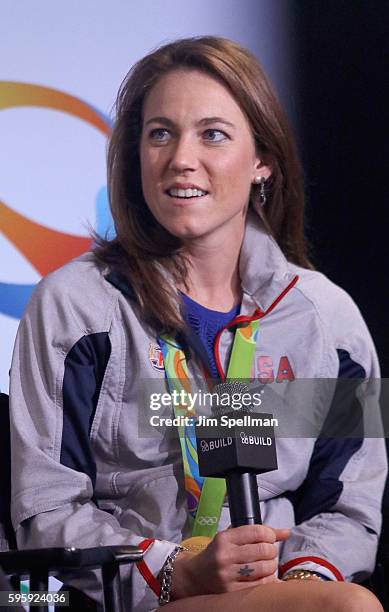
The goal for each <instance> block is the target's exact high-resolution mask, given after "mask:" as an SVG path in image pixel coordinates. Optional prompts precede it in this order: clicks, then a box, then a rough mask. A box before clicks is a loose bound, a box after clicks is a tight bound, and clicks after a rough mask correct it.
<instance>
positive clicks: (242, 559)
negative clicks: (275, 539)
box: [232, 542, 278, 565]
mask: <svg viewBox="0 0 389 612" xmlns="http://www.w3.org/2000/svg"><path fill="white" fill-rule="evenodd" d="M277 557H278V548H277V545H276V544H270V543H268V542H257V543H255V544H243V545H242V546H237V547H236V548H235V549H234V551H233V558H232V561H233V563H236V564H237V565H240V564H242V563H252V562H254V561H261V560H263V559H265V560H270V559H276V558H277Z"/></svg>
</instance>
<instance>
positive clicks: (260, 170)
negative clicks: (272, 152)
mask: <svg viewBox="0 0 389 612" xmlns="http://www.w3.org/2000/svg"><path fill="white" fill-rule="evenodd" d="M271 173H272V169H271V166H270V165H268V164H266V162H265V161H264V160H263V159H260V158H259V157H257V158H256V159H255V163H254V172H253V177H252V183H258V177H261V178H262V179H264V180H265V181H267V179H268V178H269V176H271ZM256 179H257V180H256Z"/></svg>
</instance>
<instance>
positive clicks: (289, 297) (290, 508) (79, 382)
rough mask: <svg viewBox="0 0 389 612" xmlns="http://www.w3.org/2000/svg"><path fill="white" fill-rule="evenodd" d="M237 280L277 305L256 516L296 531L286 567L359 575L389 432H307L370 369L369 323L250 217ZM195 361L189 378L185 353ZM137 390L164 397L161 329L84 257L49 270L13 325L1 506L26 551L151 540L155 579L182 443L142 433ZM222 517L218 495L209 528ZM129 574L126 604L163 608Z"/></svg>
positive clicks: (248, 298)
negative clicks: (269, 466) (267, 460)
mask: <svg viewBox="0 0 389 612" xmlns="http://www.w3.org/2000/svg"><path fill="white" fill-rule="evenodd" d="M240 275H241V279H242V288H243V301H242V308H241V313H245V314H252V313H253V311H254V310H255V308H260V309H261V311H262V312H265V311H266V310H268V309H269V307H270V306H271V305H273V306H274V307H273V308H270V309H269V313H268V314H267V315H266V316H264V317H263V319H262V320H261V322H260V330H259V334H258V342H257V349H256V357H255V362H254V366H253V378H254V381H255V380H256V381H257V384H258V383H261V384H263V385H265V387H266V385H269V390H270V388H271V389H273V395H269V397H270V398H273V399H274V398H278V399H279V400H280V405H281V412H280V413H279V414H280V415H281V416H282V410H283V409H285V407H286V408H287V410H288V415H287V418H286V417H285V418H286V421H285V422H287V423H288V425H287V427H286V430H285V427H284V429H283V430H282V422H281V429H280V432H281V433H280V436H279V439H278V440H277V456H278V470H276V471H274V472H270V473H267V474H263V475H261V476H260V477H258V483H259V495H260V499H261V510H262V517H263V521H264V522H265V523H267V524H268V525H271V526H273V527H291V528H292V532H291V536H290V538H289V539H288V540H287V542H285V543H284V544H282V545H281V547H280V564H281V565H282V566H283V568H284V570H288V569H290V568H295V567H299V566H305V565H304V564H309V567H315V568H317V567H319V569H320V571H321V572H322V573H324V574H327V576H328V577H329V578H341V577H342V576H343V577H344V578H345V579H346V580H353V579H359V578H363V577H364V576H366V575H367V574H368V573H369V572H371V571H372V570H373V568H374V564H375V555H376V547H377V541H378V536H379V532H380V525H381V517H380V504H381V497H382V491H383V486H384V481H385V477H386V454H385V447H384V442H383V440H382V439H379V438H375V439H374V438H369V437H365V438H363V437H362V436H363V431H362V433H361V435H358V436H353V437H349V438H347V439H339V438H337V437H336V435H334V436H331V437H328V438H323V437H320V438H318V439H316V440H315V436H316V433H318V431H319V429H320V428H319V429H315V428H316V423H317V422H318V421H320V419H322V420H323V418H324V417H323V414H324V415H325V414H327V412H326V411H327V410H328V409H329V405H330V404H331V402H329V401H328V397H329V396H331V397H332V401H333V396H334V395H335V394H336V389H335V387H336V385H335V384H334V381H335V383H336V381H337V380H339V379H342V378H354V379H367V380H370V379H378V378H379V368H378V363H377V357H376V353H375V350H374V346H373V343H372V340H371V337H370V335H369V332H368V330H367V328H366V325H365V323H364V321H363V319H362V317H361V315H360V313H359V311H358V309H357V307H356V306H355V304H354V303H353V301H352V300H351V298H350V297H349V296H348V295H347V294H346V293H345V292H344V291H343V290H341V289H340V288H339V287H337V286H335V285H334V284H333V283H331V282H330V281H329V280H328V279H327V278H326V277H325V276H323V275H322V274H320V273H318V272H315V271H310V270H305V269H302V268H299V267H297V266H295V265H292V264H290V263H288V262H287V261H286V259H285V257H284V256H283V254H282V252H281V251H280V249H279V247H278V246H277V244H276V243H275V241H274V240H273V239H272V238H271V237H269V236H268V235H267V234H266V233H265V232H264V230H263V229H262V228H261V225H260V222H259V220H258V219H257V218H256V217H254V216H253V215H249V217H248V220H247V228H246V235H245V239H244V244H243V247H242V252H241V257H240ZM296 275H298V276H299V279H298V281H297V282H296V284H295V285H294V286H293V287H291V288H290V290H289V291H287V292H286V293H284V294H283V292H284V290H285V288H286V287H287V286H288V285H289V284H290V283H291V281H292V280H293V278H295V276H296ZM279 296H283V297H282V299H279V300H278V301H277V298H278V297H279ZM232 338H233V335H232V333H230V332H229V331H228V330H227V331H225V332H223V334H222V337H221V342H220V347H219V357H220V361H221V363H222V364H223V366H224V368H225V367H226V365H227V363H228V351H229V348H230V346H231V340H232ZM189 370H190V373H191V375H193V378H194V379H196V378H197V379H198V378H199V371H200V370H199V368H198V365H197V364H196V361H195V360H194V359H191V360H189ZM302 379H304V380H305V382H304V381H303V380H302ZM306 379H308V380H306ZM144 381H145V382H144ZM152 381H154V382H153V384H152ZM143 382H144V384H143ZM317 382H322V383H323V386H320V385H319V387H320V388H319V390H318V388H317V384H316V383H317ZM142 384H143V387H145V386H146V390H147V385H148V384H150V387H153V388H154V385H160V389H161V390H164V391H167V387H166V386H165V373H164V370H163V361H162V360H161V354H160V351H159V347H158V343H157V339H156V337H155V335H154V334H153V333H152V332H151V331H150V330H149V329H148V328H147V326H146V325H145V324H144V323H143V322H142V321H141V320H140V318H139V314H138V309H137V306H136V304H135V303H134V300H133V298H132V294H131V289H130V288H129V287H127V286H126V285H125V284H124V283H123V282H122V280H121V279H120V278H118V276H117V275H115V274H112V273H109V271H108V270H103V269H101V267H99V266H98V265H97V264H96V261H95V258H94V256H93V254H91V253H89V254H86V255H84V256H82V257H80V258H78V259H76V260H74V261H72V262H70V263H69V264H67V265H66V266H64V267H63V268H61V269H60V270H57V271H56V272H54V273H52V274H50V275H48V276H46V277H45V278H44V279H43V280H42V281H41V282H40V283H39V285H38V287H37V289H36V291H35V293H34V295H33V297H32V299H31V301H30V303H29V305H28V307H27V310H26V312H25V315H24V317H23V319H22V321H21V324H20V328H19V331H18V335H17V340H16V345H15V350H14V356H13V364H12V370H11V388H10V400H11V444H12V509H11V510H12V520H13V525H14V528H15V530H16V536H17V542H18V546H19V547H20V548H35V547H45V546H65V545H66V546H69V545H73V546H77V547H88V546H98V545H106V544H123V543H126V544H137V543H139V542H140V541H142V540H143V539H145V538H156V539H157V541H156V542H155V543H154V545H153V546H152V547H151V548H150V549H149V550H148V552H147V553H146V555H145V560H146V563H147V564H148V566H149V568H150V570H151V571H152V572H153V573H154V574H155V575H157V573H158V571H159V569H160V568H161V566H162V564H163V562H164V560H165V559H166V557H167V555H168V554H169V553H170V552H171V551H172V550H173V548H174V545H175V543H178V542H180V541H181V540H182V539H184V538H186V537H188V536H190V533H189V529H188V520H187V508H186V496H185V489H184V486H183V469H182V458H181V451H180V446H179V442H178V440H177V438H175V437H174V436H172V435H171V431H170V432H167V430H166V431H164V430H163V429H162V430H161V431H159V432H157V433H155V432H154V435H153V436H151V437H150V436H142V432H141V431H140V430H139V421H140V420H144V414H145V411H146V413H147V410H148V409H149V407H148V406H147V405H146V404H147V403H145V402H143V401H142V398H144V395H142V393H140V387H142ZM299 385H300V386H299ZM373 386H374V385H373ZM323 388H325V389H326V392H325V393H324V395H325V399H324V400H323ZM328 389H329V391H328ZM154 390H155V388H154ZM300 390H301V392H300ZM369 393H370V392H369V391H368V392H367V396H368V397H369V398H370V400H369V401H366V394H361V393H360V391H359V390H357V391H356V392H355V397H353V401H352V402H351V404H350V405H351V410H352V411H354V410H359V411H361V414H363V417H362V423H363V425H364V432H365V434H366V431H367V430H368V428H369V425H368V424H369V422H370V421H369V420H371V419H373V420H374V419H376V418H377V415H376V414H375V415H374V414H373V412H374V410H375V408H374V401H371V397H373V399H374V395H375V393H376V391H374V390H373V392H372V393H370V395H369ZM264 397H265V398H266V394H265V396H264ZM300 397H304V402H303V404H304V405H303V407H302V410H303V413H304V414H303V415H302V416H301V414H302V413H300V412H299V410H300V408H301V406H298V404H299V403H300V404H301V402H299V398H300ZM273 399H270V400H269V402H270V405H269V404H268V405H266V399H264V405H263V406H262V408H263V409H264V410H263V411H264V412H272V407H275V405H276V403H277V402H274V403H273ZM338 403H339V402H338ZM349 408H350V406H349ZM337 409H339V407H338V408H337ZM140 410H141V411H142V419H140V416H141V415H140ZM369 410H370V411H371V414H368V415H367V418H366V412H368V411H369ZM154 414H155V413H154ZM284 416H285V415H284ZM351 416H352V412H351ZM300 417H301V423H303V424H304V426H302V428H301V429H299V424H298V423H299V419H300ZM347 418H348V417H347ZM288 419H289V420H288ZM281 421H282V419H281ZM307 422H308V424H309V426H308V429H307V428H306V427H305V425H306V423H307ZM320 422H322V421H320ZM312 423H313V425H312ZM366 425H367V429H366ZM288 428H289V429H288ZM310 428H311V429H310ZM357 429H358V428H357ZM285 431H286V433H285ZM358 431H361V430H360V425H359V429H358ZM288 432H289V433H288ZM312 432H313V433H312ZM315 432H316V433H315ZM286 435H288V437H286ZM367 435H369V434H368V433H367ZM372 435H376V433H373V434H372ZM276 436H277V432H276ZM228 525H229V515H228V506H227V504H225V507H223V511H222V516H221V519H220V523H219V530H220V529H224V528H226V527H227V526H228ZM130 571H132V574H133V594H132V598H133V599H132V605H133V608H134V609H135V610H137V611H146V610H150V609H151V608H155V607H157V605H158V602H157V598H156V596H155V594H154V593H153V591H152V590H151V589H150V588H149V586H148V585H147V584H146V582H145V581H144V579H143V577H142V576H141V575H140V573H139V571H138V569H137V568H136V567H133V568H130V569H127V570H126V571H125V572H123V586H124V596H125V599H126V600H127V601H129V598H130V594H129V592H128V591H127V590H126V584H127V583H128V575H129V572H130ZM94 580H95V576H94V573H93V572H90V573H89V574H88V576H84V577H83V578H82V580H79V581H78V582H77V580H75V579H74V580H73V581H72V584H75V585H81V586H83V588H86V585H87V589H88V591H89V593H91V594H92V595H93V596H95V597H99V594H98V590H97V587H96V585H95V582H94Z"/></svg>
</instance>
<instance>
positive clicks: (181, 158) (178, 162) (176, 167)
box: [169, 136, 199, 172]
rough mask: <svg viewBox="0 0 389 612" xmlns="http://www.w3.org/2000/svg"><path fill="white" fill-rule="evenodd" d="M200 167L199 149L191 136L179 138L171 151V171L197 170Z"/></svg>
mask: <svg viewBox="0 0 389 612" xmlns="http://www.w3.org/2000/svg"><path fill="white" fill-rule="evenodd" d="M198 165H199V160H198V155H197V148H196V145H195V143H194V142H193V140H192V139H191V138H190V137H189V136H181V137H179V138H177V140H176V142H175V144H174V146H173V147H172V149H171V158H170V160H169V169H170V170H173V171H176V172H184V171H185V170H196V169H197V167H198Z"/></svg>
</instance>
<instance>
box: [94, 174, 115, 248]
mask: <svg viewBox="0 0 389 612" xmlns="http://www.w3.org/2000/svg"><path fill="white" fill-rule="evenodd" d="M96 232H97V233H98V235H99V236H101V237H102V238H105V239H106V240H112V238H115V236H116V232H115V227H114V221H113V218H112V215H111V210H110V208H109V200H108V190H107V186H106V185H105V186H104V187H102V188H101V189H100V190H99V191H98V192H97V196H96Z"/></svg>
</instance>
